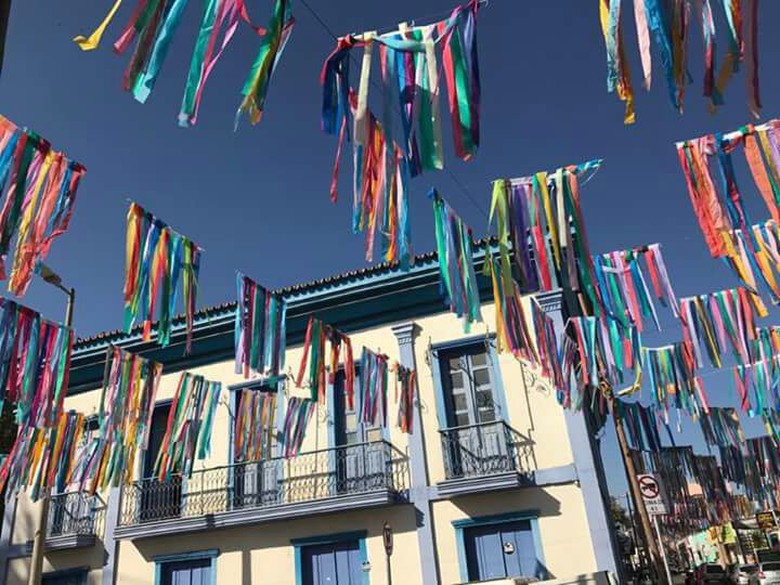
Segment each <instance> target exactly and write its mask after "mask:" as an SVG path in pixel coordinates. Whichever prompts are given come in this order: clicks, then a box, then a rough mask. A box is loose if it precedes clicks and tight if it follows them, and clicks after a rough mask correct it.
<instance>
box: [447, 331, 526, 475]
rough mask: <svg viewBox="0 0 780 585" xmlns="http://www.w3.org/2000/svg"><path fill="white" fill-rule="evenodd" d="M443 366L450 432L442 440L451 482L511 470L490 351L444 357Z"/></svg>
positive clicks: (471, 349) (472, 349) (464, 350)
mask: <svg viewBox="0 0 780 585" xmlns="http://www.w3.org/2000/svg"><path fill="white" fill-rule="evenodd" d="M439 360H440V362H439V363H440V368H441V372H442V388H443V390H444V405H445V411H446V416H447V426H448V429H447V430H445V432H444V435H443V440H444V441H445V445H444V453H445V457H447V461H446V463H447V470H448V471H449V473H450V476H451V477H468V476H474V475H483V474H486V473H493V472H496V471H508V470H510V469H511V458H510V457H509V445H508V444H507V438H508V437H507V429H506V427H505V426H504V424H503V423H502V422H501V416H500V412H499V408H498V406H497V403H496V391H495V382H494V379H493V375H494V374H493V368H492V363H491V358H490V355H489V354H488V353H487V350H486V348H485V347H484V345H482V344H480V345H474V346H471V347H467V348H458V349H457V350H452V351H445V352H442V353H441V354H440V358H439ZM491 423H493V424H491Z"/></svg>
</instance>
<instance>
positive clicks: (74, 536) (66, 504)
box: [46, 492, 106, 550]
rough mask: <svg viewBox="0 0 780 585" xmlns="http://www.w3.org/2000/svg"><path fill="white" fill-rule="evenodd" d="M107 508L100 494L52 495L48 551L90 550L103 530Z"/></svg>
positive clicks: (47, 533) (47, 534)
mask: <svg viewBox="0 0 780 585" xmlns="http://www.w3.org/2000/svg"><path fill="white" fill-rule="evenodd" d="M105 513H106V505H105V504H104V503H103V501H102V500H101V499H100V497H99V496H97V495H90V494H87V493H84V492H72V493H65V494H58V495H54V496H51V500H50V501H49V521H48V523H47V525H46V549H47V550H65V549H72V548H82V547H89V546H93V545H94V544H95V539H96V538H97V537H98V536H99V535H100V534H101V533H102V531H103V523H104V520H105Z"/></svg>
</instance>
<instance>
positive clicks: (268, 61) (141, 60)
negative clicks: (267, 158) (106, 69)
mask: <svg viewBox="0 0 780 585" xmlns="http://www.w3.org/2000/svg"><path fill="white" fill-rule="evenodd" d="M121 4H122V0H116V1H115V2H114V4H113V5H112V6H111V8H110V9H109V11H108V14H107V15H106V17H105V19H104V20H103V21H102V22H101V23H100V24H99V25H98V27H97V28H96V29H95V31H94V32H93V33H92V34H91V35H90V36H89V37H84V36H81V35H79V36H76V37H75V38H74V39H73V41H74V42H75V43H76V44H77V45H78V46H79V47H80V48H81V49H82V50H83V51H91V50H93V49H96V48H97V47H98V45H99V44H100V40H101V38H102V36H103V33H104V32H105V30H106V28H107V27H108V26H109V24H110V23H111V21H112V20H113V18H114V16H115V15H116V13H117V11H118V10H119V8H120V7H121ZM188 4H189V0H139V2H138V4H137V5H136V7H135V9H134V10H133V13H132V15H131V16H130V21H129V22H128V24H127V26H126V27H125V29H124V31H123V32H122V34H121V35H120V37H119V38H118V39H117V41H116V42H115V43H114V52H116V53H118V54H122V53H124V52H125V51H126V50H127V49H128V47H130V45H131V44H132V43H133V41H134V40H136V39H137V40H136V44H135V49H134V50H133V53H132V56H131V58H130V61H129V63H128V65H127V68H126V69H125V73H124V76H123V79H122V88H123V89H124V90H125V91H128V92H132V94H133V97H134V98H135V99H136V100H137V101H138V102H140V103H145V102H146V101H147V100H148V99H149V96H150V95H151V93H152V90H153V89H154V85H155V83H156V81H157V78H158V77H159V75H160V71H161V69H162V66H163V63H164V62H165V58H166V56H167V55H168V51H169V49H170V44H171V41H172V40H173V37H174V36H175V34H176V31H177V30H178V28H179V26H180V25H181V22H182V19H183V17H184V12H185V11H186V9H187V5H188ZM240 20H243V21H244V22H246V23H247V24H249V26H250V27H251V28H252V29H253V30H254V31H255V33H256V34H258V35H261V36H262V37H263V40H262V43H261V46H260V50H259V52H258V55H257V58H256V59H255V61H254V63H253V65H252V68H251V70H250V72H249V76H248V78H247V80H246V82H245V83H244V87H243V90H242V96H243V98H242V102H241V105H240V106H239V109H238V113H237V115H236V123H237V122H238V117H239V116H240V115H241V114H247V115H249V117H250V120H251V122H252V123H253V124H256V123H257V122H259V121H260V117H261V115H262V111H263V108H264V105H265V99H266V95H267V93H268V85H269V83H270V80H271V75H272V73H273V71H274V69H275V68H276V66H277V64H278V62H279V59H280V58H281V55H282V51H283V50H284V46H285V44H286V42H287V39H288V38H289V36H290V33H291V32H292V26H293V22H294V19H293V17H292V10H291V3H290V1H289V0H276V4H275V7H274V12H273V14H272V16H271V20H270V23H269V27H268V31H266V30H265V29H263V28H262V27H258V26H255V25H253V24H252V23H251V22H250V20H249V15H248V14H247V9H246V6H245V4H244V0H208V1H207V2H205V3H204V10H203V15H202V17H201V21H200V27H199V30H198V34H197V37H196V41H195V47H194V49H193V53H192V58H191V60H190V67H189V70H188V74H187V81H186V85H185V88H184V97H183V99H182V105H181V110H180V113H179V125H180V126H185V127H186V126H192V125H194V124H195V122H196V121H197V117H198V110H199V108H200V102H201V99H202V96H203V90H204V87H205V84H206V81H207V79H208V77H209V76H210V74H211V73H212V71H213V69H214V66H215V65H216V63H217V61H218V60H219V58H220V57H221V56H222V53H223V52H224V50H225V49H226V48H227V46H228V44H230V41H231V40H232V38H233V36H234V34H235V32H236V29H237V28H238V25H239V21H240Z"/></svg>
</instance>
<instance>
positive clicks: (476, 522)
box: [452, 510, 549, 583]
mask: <svg viewBox="0 0 780 585" xmlns="http://www.w3.org/2000/svg"><path fill="white" fill-rule="evenodd" d="M521 520H528V521H529V523H530V525H531V537H532V538H533V541H534V554H535V555H536V575H534V576H535V577H537V578H541V579H547V578H549V575H548V572H547V564H546V562H545V559H544V548H543V547H542V535H541V533H540V531H539V510H520V511H517V512H508V513H506V514H496V515H494V516H481V517H477V518H463V519H461V520H453V521H452V527H453V528H454V529H455V539H456V542H457V545H458V566H459V568H460V580H461V581H462V582H463V583H467V582H468V580H469V568H468V559H467V558H466V539H465V537H464V534H463V531H464V530H465V529H466V528H473V527H475V526H492V525H497V524H507V523H509V522H517V521H521Z"/></svg>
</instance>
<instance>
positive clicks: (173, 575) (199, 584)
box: [159, 558, 214, 585]
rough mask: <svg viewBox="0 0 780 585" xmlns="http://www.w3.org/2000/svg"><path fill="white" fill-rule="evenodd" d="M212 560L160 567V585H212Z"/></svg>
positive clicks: (180, 562)
mask: <svg viewBox="0 0 780 585" xmlns="http://www.w3.org/2000/svg"><path fill="white" fill-rule="evenodd" d="M213 570H214V569H213V567H212V566H211V559H210V558H203V559H188V560H185V561H171V562H167V563H162V564H161V565H160V580H159V583H160V585H211V583H213V582H214V581H213V579H212V571H213Z"/></svg>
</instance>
